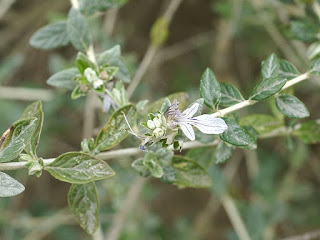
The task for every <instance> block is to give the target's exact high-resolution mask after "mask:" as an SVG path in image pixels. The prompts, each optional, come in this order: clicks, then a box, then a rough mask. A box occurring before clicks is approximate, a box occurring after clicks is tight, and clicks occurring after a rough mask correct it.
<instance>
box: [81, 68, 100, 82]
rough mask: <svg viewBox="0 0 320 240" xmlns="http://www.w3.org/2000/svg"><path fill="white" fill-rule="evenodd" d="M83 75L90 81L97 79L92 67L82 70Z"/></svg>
mask: <svg viewBox="0 0 320 240" xmlns="http://www.w3.org/2000/svg"><path fill="white" fill-rule="evenodd" d="M84 75H85V76H86V79H87V80H88V82H90V83H92V82H95V81H96V80H97V79H99V78H98V76H97V73H96V72H95V71H94V70H93V69H92V68H86V69H85V70H84Z"/></svg>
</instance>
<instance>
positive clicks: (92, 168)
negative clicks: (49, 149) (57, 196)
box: [45, 152, 115, 184]
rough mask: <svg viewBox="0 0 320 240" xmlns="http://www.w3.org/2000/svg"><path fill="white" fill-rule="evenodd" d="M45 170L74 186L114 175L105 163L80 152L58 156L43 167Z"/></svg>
mask: <svg viewBox="0 0 320 240" xmlns="http://www.w3.org/2000/svg"><path fill="white" fill-rule="evenodd" d="M45 170H47V171H48V172H49V173H50V174H51V175H52V176H53V177H55V178H56V179H58V180H60V181H63V182H68V183H75V184H82V183H88V182H91V181H95V180H100V179H104V178H109V177H112V176H113V175H114V174H115V172H114V171H113V170H112V169H111V168H110V167H109V165H108V164H107V163H106V162H104V161H102V160H100V159H98V158H95V157H92V156H90V155H88V154H85V153H80V152H69V153H65V154H62V155H60V156H59V157H57V158H56V159H55V160H54V161H53V162H52V163H50V164H49V165H47V166H45Z"/></svg>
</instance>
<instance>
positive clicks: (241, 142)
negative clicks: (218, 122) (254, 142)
mask: <svg viewBox="0 0 320 240" xmlns="http://www.w3.org/2000/svg"><path fill="white" fill-rule="evenodd" d="M223 120H224V121H225V122H226V124H227V125H228V129H227V130H226V131H225V132H224V133H222V134H220V138H221V139H222V140H223V141H225V142H227V143H229V144H231V145H235V146H239V147H245V146H248V145H249V143H250V142H251V138H250V136H249V135H248V134H247V133H246V131H245V130H244V129H243V128H242V127H241V126H240V125H239V124H238V123H237V122H236V121H235V120H233V119H232V118H228V117H223Z"/></svg>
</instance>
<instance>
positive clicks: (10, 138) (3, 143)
mask: <svg viewBox="0 0 320 240" xmlns="http://www.w3.org/2000/svg"><path fill="white" fill-rule="evenodd" d="M37 126H38V119H37V118H28V119H22V120H19V121H17V122H15V123H13V124H12V125H11V126H10V128H9V129H8V130H7V131H6V132H5V133H4V135H2V137H1V140H0V162H10V161H12V160H13V159H15V158H16V157H18V156H19V154H20V153H21V152H22V151H23V149H24V148H25V147H26V146H27V145H28V144H29V142H30V141H31V138H32V136H33V134H34V132H35V130H36V129H37Z"/></svg>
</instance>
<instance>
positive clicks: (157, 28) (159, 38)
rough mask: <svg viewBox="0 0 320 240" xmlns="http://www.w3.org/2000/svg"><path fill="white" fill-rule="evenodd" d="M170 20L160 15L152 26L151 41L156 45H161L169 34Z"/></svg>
mask: <svg viewBox="0 0 320 240" xmlns="http://www.w3.org/2000/svg"><path fill="white" fill-rule="evenodd" d="M168 28H169V22H168V20H167V19H166V18H164V17H160V18H159V19H158V20H157V21H156V22H155V23H154V24H153V26H152V28H151V32H150V38H151V43H152V45H154V46H157V47H158V46H161V45H162V44H163V43H164V42H165V41H166V40H167V38H168V36H169V29H168Z"/></svg>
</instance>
